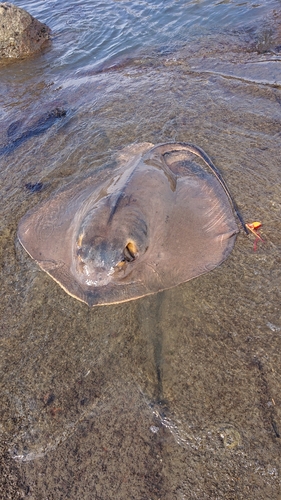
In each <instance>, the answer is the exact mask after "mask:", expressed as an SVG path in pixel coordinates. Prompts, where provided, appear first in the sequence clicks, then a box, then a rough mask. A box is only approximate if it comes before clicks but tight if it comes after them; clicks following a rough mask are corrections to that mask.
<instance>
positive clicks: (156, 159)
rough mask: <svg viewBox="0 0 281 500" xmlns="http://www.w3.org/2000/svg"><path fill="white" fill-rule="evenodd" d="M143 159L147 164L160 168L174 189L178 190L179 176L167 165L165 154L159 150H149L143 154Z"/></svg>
mask: <svg viewBox="0 0 281 500" xmlns="http://www.w3.org/2000/svg"><path fill="white" fill-rule="evenodd" d="M143 161H144V163H145V164H146V165H150V166H152V167H156V168H159V169H160V170H162V171H163V172H164V174H165V175H166V177H167V179H168V181H169V183H170V186H171V189H172V191H175V190H176V187H177V176H176V175H175V174H174V173H173V172H172V170H171V169H170V167H169V165H167V163H166V160H165V156H164V155H163V154H161V153H159V152H157V151H152V153H151V152H150V151H149V152H148V153H146V154H144V155H143Z"/></svg>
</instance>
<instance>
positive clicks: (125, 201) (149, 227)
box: [18, 143, 244, 306]
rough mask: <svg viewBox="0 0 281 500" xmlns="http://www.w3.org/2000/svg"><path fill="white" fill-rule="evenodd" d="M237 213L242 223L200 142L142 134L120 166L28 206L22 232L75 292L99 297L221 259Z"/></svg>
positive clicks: (156, 283)
mask: <svg viewBox="0 0 281 500" xmlns="http://www.w3.org/2000/svg"><path fill="white" fill-rule="evenodd" d="M198 157H199V158H201V163H203V164H204V165H205V166H206V165H207V166H208V167H210V168H211V170H212V171H208V169H206V168H205V167H204V168H203V166H202V165H201V164H199V162H198V161H197V160H198ZM195 159H196V161H195ZM202 160H203V162H202ZM199 161H200V160H199ZM237 215H238V218H239V219H240V221H241V222H242V224H243V225H244V223H243V219H242V217H241V216H240V214H239V212H238V210H237V207H236V205H235V204H234V202H233V201H232V199H231V197H230V194H229V191H228V188H227V186H226V184H225V182H224V180H223V178H222V176H221V175H220V173H219V171H218V170H217V169H216V167H215V166H214V165H213V163H212V162H211V160H210V158H209V157H208V156H207V155H206V153H205V152H204V151H203V150H202V149H201V148H199V147H197V146H194V145H192V144H189V143H167V144H160V145H156V146H153V145H152V144H150V143H142V144H137V145H134V146H131V147H129V148H127V149H126V150H125V151H124V152H123V153H122V152H121V154H120V155H119V166H118V165H117V166H116V168H112V167H107V168H104V169H101V170H100V171H99V172H98V173H95V172H94V173H92V174H91V175H88V176H87V177H86V178H83V179H81V180H79V181H77V180H75V181H74V182H72V183H70V184H69V185H68V186H66V187H65V188H63V189H61V190H59V191H57V192H56V193H55V194H54V195H53V196H52V197H51V198H50V199H48V200H46V201H44V202H42V203H41V204H40V205H39V206H38V207H35V208H34V209H33V210H31V211H29V212H28V213H27V214H26V215H25V216H24V217H23V218H22V220H21V221H20V224H19V228H18V238H19V241H20V242H21V244H22V246H23V247H24V248H25V250H26V251H27V252H28V253H29V254H30V256H31V257H32V258H33V259H35V261H36V262H37V263H38V264H39V266H40V267H41V268H42V269H43V270H44V271H46V272H47V273H48V274H49V275H50V276H51V277H52V278H53V279H54V280H55V281H56V282H57V283H58V284H59V285H60V286H61V287H62V288H63V289H64V290H65V291H66V292H67V293H68V294H70V295H71V296H73V297H75V298H77V299H79V300H81V301H83V302H85V303H86V304H88V305H89V306H96V305H104V304H115V303H120V302H126V301H128V300H132V299H137V298H139V297H143V296H145V295H149V294H153V293H156V292H159V291H161V290H165V289H168V288H172V287H174V286H176V285H178V284H180V283H183V282H186V281H188V280H191V279H192V278H195V277H197V276H199V275H201V274H203V273H207V272H208V271H211V270H212V269H214V268H216V267H217V266H219V265H220V264H221V263H222V262H223V261H224V260H225V259H226V258H227V256H228V255H229V253H230V252H231V250H232V248H233V245H234V242H235V238H236V235H237V233H238V232H239V230H238V226H237V223H236V216H237Z"/></svg>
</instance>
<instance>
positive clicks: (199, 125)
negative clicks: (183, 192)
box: [0, 0, 281, 500]
mask: <svg viewBox="0 0 281 500" xmlns="http://www.w3.org/2000/svg"><path fill="white" fill-rule="evenodd" d="M93 4H94V5H93ZM17 5H19V6H23V7H26V8H28V10H29V11H30V12H31V13H32V14H33V15H36V16H37V17H38V18H39V19H40V20H41V21H44V22H46V23H47V24H49V25H50V27H51V28H52V30H53V41H52V45H51V47H50V48H49V49H48V50H47V51H46V52H44V53H43V54H41V55H39V56H38V57H33V58H32V59H29V60H26V61H19V62H17V63H11V64H9V65H5V66H0V74H1V78H0V103H1V108H0V116H1V126H0V155H1V156H0V166H1V168H0V179H1V198H0V208H1V210H0V213H1V235H0V250H1V253H0V258H1V269H2V287H1V303H0V311H1V312H0V314H1V318H2V325H1V350H0V360H1V372H2V375H1V413H2V415H1V425H0V431H1V442H2V444H1V451H2V454H3V467H4V471H5V474H3V475H2V478H1V481H2V482H3V487H2V491H4V492H5V495H6V497H4V498H10V497H12V498H15V499H16V498H32V499H33V498H34V499H36V500H37V499H45V498H70V499H72V498H73V499H74V498H75V499H76V498H85V499H92V498H95V499H102V500H108V499H111V498H114V499H120V500H123V499H124V498H130V499H131V498H132V499H133V498H134V499H136V500H140V499H147V498H150V499H153V500H154V499H155V500H156V499H160V498H161V500H162V499H165V500H166V499H167V500H172V499H175V500H178V499H192V500H193V499H199V500H204V499H221V500H222V499H223V500H225V499H245V498H247V499H248V500H252V499H256V498H264V499H266V498H270V499H278V498H279V497H280V439H281V438H280V436H281V409H280V405H281V399H280V394H281V390H280V389H281V379H280V376H281V368H280V367H281V359H280V358H281V322H280V278H281V276H280V261H281V259H280V251H281V239H280V232H281V202H280V199H281V197H280V191H281V189H280V142H281V135H280V123H281V56H280V46H281V25H280V22H281V18H280V14H279V10H280V2H279V1H272V2H268V1H257V2H250V1H248V2H238V1H224V2H222V1H212V2H211V1H201V2H198V1H183V0H181V1H176V0H174V1H172V0H170V1H167V2H156V1H147V2H146V1H131V2H130V1H109V2H100V1H97V2H87V1H86V2H80V1H79V2H68V3H65V2H62V1H60V2H59V1H56V2H55V1H54V2H43V1H41V2H35V1H34V2H33V1H32V2H17ZM55 108H59V109H63V110H65V111H66V113H65V115H63V116H61V117H60V118H58V119H57V120H55V121H54V123H53V124H52V125H51V126H50V127H49V128H48V129H46V130H44V131H43V132H42V133H40V134H33V135H32V134H31V136H30V137H29V138H28V139H26V140H22V141H18V142H16V140H17V138H19V137H21V136H23V134H24V132H25V131H27V130H30V131H32V130H33V131H34V130H36V127H37V128H38V123H41V122H42V120H43V121H44V117H46V116H48V114H49V113H50V112H51V111H52V110H54V109H55ZM13 141H14V145H15V146H16V147H11V148H10V149H7V147H6V146H7V145H9V144H10V145H11V144H13ZM144 141H148V142H152V143H154V144H157V143H161V142H167V141H188V142H193V143H195V144H197V145H198V146H201V147H202V148H204V149H205V150H206V152H207V153H208V154H209V155H210V156H211V158H212V159H213V161H214V163H215V164H216V165H217V167H218V168H219V169H220V170H221V172H222V173H223V175H224V178H225V180H226V181H227V184H228V186H229V188H230V190H231V193H232V194H233V196H234V198H235V200H236V202H237V204H238V206H239V208H240V211H241V212H242V214H243V216H244V218H245V220H246V221H247V222H252V221H254V220H257V221H261V222H262V224H263V226H262V233H261V234H262V237H263V238H264V240H265V242H264V243H262V242H258V244H257V248H256V249H255V247H254V237H251V236H249V237H246V236H245V235H244V234H243V232H242V231H241V233H240V234H239V236H238V238H237V240H236V244H235V248H234V251H233V252H232V254H231V255H230V257H229V258H228V259H227V261H226V262H225V263H224V264H223V265H221V266H220V267H219V268H217V269H216V270H214V271H212V272H211V273H208V274H205V275H204V276H201V277H199V278H197V279H194V280H192V281H190V282H188V283H185V284H182V285H180V286H178V287H176V288H174V289H171V290H167V291H165V292H162V293H159V294H157V295H153V296H148V297H144V298H143V299H139V300H136V301H131V302H128V303H124V304H119V305H118V304H117V305H114V306H104V307H98V308H93V309H90V308H88V307H87V306H86V305H85V304H83V303H80V302H78V301H77V300H75V299H73V298H72V297H70V296H68V295H67V294H66V293H65V292H64V291H63V290H62V289H61V288H60V287H59V286H58V285H57V284H56V283H55V282H54V281H53V280H51V279H50V278H49V277H48V276H47V275H46V274H45V273H43V272H42V271H40V269H39V268H38V266H37V265H36V264H35V262H34V261H32V260H31V259H30V257H29V256H28V255H27V254H26V252H25V251H24V250H23V248H22V247H21V246H20V244H19V242H18V241H17V238H16V230H17V226H18V222H19V220H20V218H21V217H22V216H23V215H24V214H25V213H26V212H27V210H28V209H29V208H31V207H34V206H35V205H36V204H38V203H39V202H40V201H41V200H43V199H46V198H47V197H49V196H50V195H51V194H52V193H53V192H54V191H55V189H57V188H60V187H63V186H65V185H67V184H68V182H70V181H73V180H75V179H76V178H78V176H79V177H80V176H83V175H87V174H88V173H89V172H93V171H94V170H95V169H100V168H103V166H107V167H108V166H111V168H113V169H114V165H115V161H116V157H117V155H118V153H119V151H120V150H121V149H122V148H123V147H125V146H127V145H128V144H131V143H137V142H144ZM32 186H40V189H39V188H38V189H37V188H36V187H34V188H32ZM183 217H184V214H183ZM6 478H8V479H6ZM9 495H10V496H9Z"/></svg>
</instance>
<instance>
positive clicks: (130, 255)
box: [124, 241, 138, 262]
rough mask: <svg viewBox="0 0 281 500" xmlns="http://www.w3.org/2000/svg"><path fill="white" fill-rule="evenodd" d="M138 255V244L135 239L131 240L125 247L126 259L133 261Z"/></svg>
mask: <svg viewBox="0 0 281 500" xmlns="http://www.w3.org/2000/svg"><path fill="white" fill-rule="evenodd" d="M137 256H138V249H137V245H136V244H135V243H134V242H133V241H129V243H127V245H126V246H125V248H124V260H125V261H127V262H132V261H133V260H135V259H136V257H137Z"/></svg>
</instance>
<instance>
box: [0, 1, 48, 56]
mask: <svg viewBox="0 0 281 500" xmlns="http://www.w3.org/2000/svg"><path fill="white" fill-rule="evenodd" d="M50 33H51V30H50V28H48V26H47V25H46V24H42V23H40V21H38V20H37V19H35V18H34V17H33V16H31V15H30V14H28V12H26V11H25V10H24V9H20V8H19V7H16V6H15V5H13V4H11V3H8V2H4V3H0V61H1V60H2V59H7V58H9V59H16V58H20V57H26V56H29V55H32V54H34V53H36V52H39V51H40V50H41V49H42V48H43V47H44V46H46V44H47V43H48V41H49V39H50Z"/></svg>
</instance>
